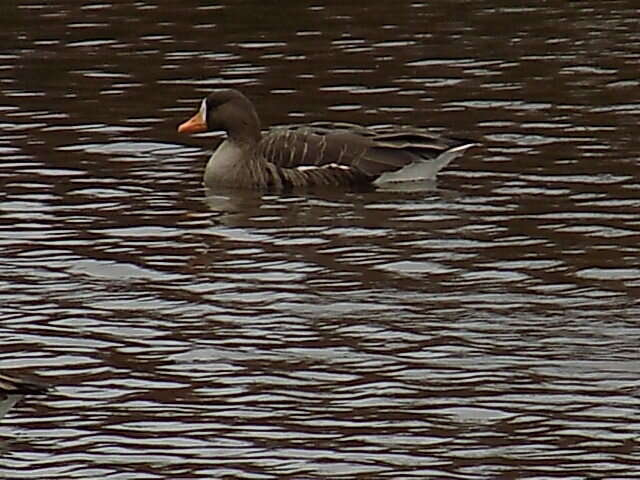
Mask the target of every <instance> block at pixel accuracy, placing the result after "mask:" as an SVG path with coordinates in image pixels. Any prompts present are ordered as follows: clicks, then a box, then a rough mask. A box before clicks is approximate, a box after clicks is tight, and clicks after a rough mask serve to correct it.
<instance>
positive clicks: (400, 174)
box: [374, 143, 475, 185]
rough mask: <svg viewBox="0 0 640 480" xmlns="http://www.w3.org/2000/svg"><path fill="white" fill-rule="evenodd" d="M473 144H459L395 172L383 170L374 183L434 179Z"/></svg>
mask: <svg viewBox="0 0 640 480" xmlns="http://www.w3.org/2000/svg"><path fill="white" fill-rule="evenodd" d="M473 146H475V144H474V143H468V144H466V145H460V146H459V147H454V148H452V149H450V150H447V151H446V152H443V153H441V154H440V155H438V156H437V157H436V158H434V159H433V160H420V161H418V162H414V163H412V164H410V165H407V166H406V167H403V168H401V169H400V170H396V171H395V172H385V173H383V174H382V175H380V176H379V177H378V178H377V179H376V180H375V182H374V183H375V184H377V185H382V184H385V183H400V182H420V181H425V180H434V179H435V178H436V175H437V174H438V172H439V171H440V170H442V169H443V168H444V167H446V166H447V165H449V163H451V161H452V160H454V159H456V158H458V157H459V156H461V155H462V154H463V153H464V152H465V151H466V150H467V149H469V148H471V147H473Z"/></svg>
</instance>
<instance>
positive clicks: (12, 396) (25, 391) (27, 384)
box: [0, 373, 49, 419]
mask: <svg viewBox="0 0 640 480" xmlns="http://www.w3.org/2000/svg"><path fill="white" fill-rule="evenodd" d="M48 389H49V387H48V386H47V385H44V384H42V383H38V382H34V381H31V380H25V379H22V378H18V377H14V376H12V375H6V374H2V373H0V419H1V418H2V417H4V415H5V414H6V413H7V412H8V411H9V409H10V408H11V407H13V405H15V403H16V402H17V401H18V400H20V399H21V398H22V397H23V396H24V395H30V394H34V395H36V394H43V393H45V392H46V391H47V390H48Z"/></svg>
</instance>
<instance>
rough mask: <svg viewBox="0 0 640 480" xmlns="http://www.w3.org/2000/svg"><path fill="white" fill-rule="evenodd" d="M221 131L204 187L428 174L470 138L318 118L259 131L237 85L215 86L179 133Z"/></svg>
mask: <svg viewBox="0 0 640 480" xmlns="http://www.w3.org/2000/svg"><path fill="white" fill-rule="evenodd" d="M207 130H224V131H226V132H227V138H226V139H225V140H224V141H223V142H222V144H220V146H219V147H218V148H217V150H216V151H215V152H214V153H213V155H212V156H211V158H210V159H209V162H208V163H207V166H206V168H205V173H204V183H205V185H206V186H208V187H216V186H223V187H239V188H253V189H274V190H282V189H289V188H298V187H322V186H350V185H351V186H353V185H357V184H367V183H375V184H381V183H386V182H406V181H418V180H431V179H433V178H434V177H435V175H436V173H437V172H438V171H439V170H440V169H441V168H442V167H444V166H445V165H447V164H448V163H449V162H450V161H451V160H453V159H454V158H456V157H458V156H460V155H462V154H463V153H464V152H465V151H466V150H467V149H468V148H470V147H472V146H473V145H474V144H473V143H471V142H468V141H459V140H452V139H448V138H444V137H440V136H437V135H433V134H431V133H428V132H426V131H424V130H420V129H414V128H408V127H361V126H358V125H351V124H346V123H339V124H335V123H328V122H318V123H312V124H308V125H294V126H284V127H273V128H271V129H269V130H268V131H266V132H264V133H262V132H261V131H260V119H259V118H258V114H257V113H256V110H255V108H254V107H253V104H252V103H251V102H250V101H249V99H247V97H245V96H244V95H243V94H242V93H240V92H239V91H237V90H232V89H225V90H216V91H214V92H213V93H211V94H210V95H209V96H207V97H206V98H205V99H203V100H202V103H201V105H200V109H199V110H198V112H197V113H196V114H195V115H194V116H193V117H192V118H191V119H189V120H187V121H186V122H184V123H183V124H181V125H180V126H179V127H178V131H179V132H185V133H196V132H203V131H207Z"/></svg>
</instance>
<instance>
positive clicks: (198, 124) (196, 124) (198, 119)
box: [178, 112, 207, 133]
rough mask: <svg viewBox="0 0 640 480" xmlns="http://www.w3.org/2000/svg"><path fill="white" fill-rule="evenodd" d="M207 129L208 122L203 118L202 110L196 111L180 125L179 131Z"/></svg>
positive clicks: (193, 131) (187, 131) (192, 131)
mask: <svg viewBox="0 0 640 480" xmlns="http://www.w3.org/2000/svg"><path fill="white" fill-rule="evenodd" d="M205 131H207V122H206V120H205V119H204V118H202V112H198V113H196V114H195V115H194V116H193V117H191V118H190V119H189V120H187V121H186V122H184V123H183V124H181V125H180V126H179V127H178V132H180V133H198V132H205Z"/></svg>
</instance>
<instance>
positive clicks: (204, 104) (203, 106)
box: [200, 98, 207, 122]
mask: <svg viewBox="0 0 640 480" xmlns="http://www.w3.org/2000/svg"><path fill="white" fill-rule="evenodd" d="M200 115H202V119H203V120H204V121H205V122H206V121H207V99H206V98H203V99H202V104H201V105H200Z"/></svg>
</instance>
